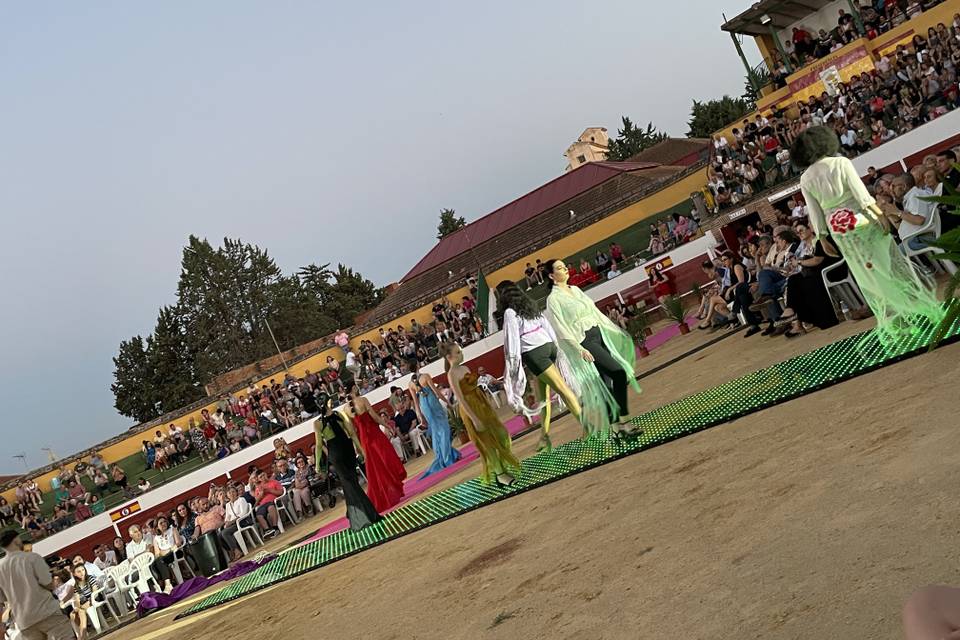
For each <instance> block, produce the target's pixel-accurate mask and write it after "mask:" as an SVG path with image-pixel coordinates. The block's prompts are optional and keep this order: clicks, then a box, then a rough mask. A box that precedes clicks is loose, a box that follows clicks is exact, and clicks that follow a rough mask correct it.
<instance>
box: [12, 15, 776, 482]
mask: <svg viewBox="0 0 960 640" xmlns="http://www.w3.org/2000/svg"><path fill="white" fill-rule="evenodd" d="M749 5H750V2H749V0H721V1H720V2H717V1H716V0H685V1H684V2H662V3H661V2H638V1H636V0H631V1H629V2H628V1H626V0H624V1H621V0H594V1H593V2H588V1H585V0H584V1H574V0H553V1H550V2H547V1H545V0H525V1H524V2H515V1H514V2H508V1H504V0H492V1H490V2H486V3H472V4H470V5H467V3H459V2H454V3H451V2H440V1H435V0H429V1H427V0H413V1H410V2H403V3H393V2H389V3H388V2H372V3H370V2H368V3H327V2H316V1H314V2H297V1H294V0H289V1H286V2H279V3H274V2H269V3H268V2H252V1H246V0H223V1H217V0H206V1H205V2H186V1H175V0H171V1H169V2H157V3H132V2H120V1H117V2H106V1H90V2H82V3H81V2H56V3H55V2H26V3H5V4H4V5H3V6H2V7H0V77H2V78H3V81H2V83H0V103H2V105H3V116H2V118H0V176H2V177H0V185H2V186H0V216H2V227H3V229H4V231H5V234H6V237H7V241H6V242H5V243H4V247H3V248H2V250H0V269H2V275H3V282H4V285H3V293H4V295H3V297H4V301H5V304H4V309H3V311H2V313H0V401H2V403H3V406H4V412H5V416H4V418H5V423H6V424H5V426H4V428H3V434H4V438H3V443H4V446H3V447H2V448H0V473H3V472H8V473H14V472H19V471H23V470H24V467H23V462H22V461H21V460H19V459H16V458H14V456H15V455H18V454H25V455H26V462H27V464H28V465H29V467H30V468H31V469H32V468H35V467H37V466H40V465H42V464H45V463H46V456H47V454H46V453H45V452H44V451H43V448H51V449H52V450H53V451H54V452H55V453H56V454H57V455H59V456H66V455H70V454H72V453H74V452H76V451H79V450H81V449H83V448H86V447H88V446H92V445H93V444H95V443H97V442H100V441H102V440H104V439H106V438H109V437H111V436H113V435H116V434H117V433H119V432H121V431H123V430H124V429H126V428H128V427H130V426H132V424H133V421H131V420H129V419H127V418H124V417H122V416H120V415H118V414H117V412H116V410H115V409H114V408H113V396H112V393H111V392H110V383H111V382H112V380H113V377H112V373H113V363H112V360H111V359H112V357H113V356H114V355H115V354H116V349H117V346H118V344H119V343H120V341H121V340H123V339H126V338H128V337H130V336H132V335H135V334H142V335H147V334H148V333H149V332H150V331H151V330H152V327H153V324H154V321H155V319H156V314H157V310H158V309H159V307H160V306H161V305H164V304H170V303H171V302H173V301H174V300H175V291H176V283H177V278H178V275H179V259H180V254H181V250H182V247H183V246H184V245H185V244H186V240H187V237H188V236H189V235H190V234H191V233H192V234H196V235H198V236H201V237H206V238H208V239H209V240H210V241H211V242H213V243H218V242H219V241H221V240H222V238H224V237H225V236H226V237H232V238H238V237H239V238H242V239H243V240H245V241H250V242H254V243H256V244H258V245H260V246H261V247H264V248H266V249H268V250H269V251H270V253H271V255H272V256H273V257H274V259H275V260H276V261H277V263H278V264H279V265H280V267H281V268H282V269H283V270H284V271H285V272H292V271H295V270H296V269H297V268H298V267H300V266H302V265H305V264H308V263H310V262H317V263H323V262H330V263H333V264H336V263H338V262H342V263H344V264H347V265H348V266H351V267H353V268H354V269H357V270H359V271H360V272H361V273H363V274H364V275H365V276H366V277H368V278H370V279H372V280H373V281H374V282H376V283H377V284H380V285H383V284H387V283H390V282H394V281H396V280H398V279H399V278H400V277H401V276H402V275H403V274H404V273H406V271H407V270H408V269H409V268H410V267H412V266H413V265H414V264H415V263H416V262H417V260H418V259H419V258H420V257H421V256H422V255H423V254H424V253H425V252H426V251H428V250H429V249H430V248H431V247H432V246H433V245H434V244H435V234H436V223H437V218H438V215H439V212H440V210H441V209H442V208H445V207H450V208H453V209H456V211H457V213H458V214H459V215H463V216H464V217H466V219H467V220H468V221H470V220H474V219H476V218H479V217H480V216H482V215H484V214H486V213H488V212H490V211H492V210H493V209H495V208H497V207H499V206H500V205H502V204H504V203H506V202H509V201H510V200H513V199H514V198H517V197H519V196H521V195H523V194H524V193H526V192H528V191H530V190H532V189H534V188H536V187H538V186H539V185H541V184H543V183H544V182H546V181H548V180H550V179H552V178H555V177H556V176H557V175H559V174H560V173H562V172H563V168H564V166H565V159H564V157H563V155H562V154H563V152H564V150H565V149H566V147H567V146H568V145H569V144H570V143H571V142H572V141H573V140H574V139H575V138H576V137H577V136H578V135H579V134H580V132H581V131H582V130H583V129H584V128H586V127H588V126H605V127H607V128H608V129H609V130H610V132H611V134H613V133H615V130H616V128H617V126H618V125H619V123H620V117H621V116H622V115H627V116H629V117H631V118H632V119H633V120H634V121H635V122H638V123H644V124H645V123H646V122H647V121H652V122H653V123H654V124H655V125H656V126H658V127H659V128H661V129H662V130H665V131H667V132H668V133H670V134H672V135H674V136H683V135H684V134H685V133H686V130H687V129H686V121H687V118H688V114H689V109H690V103H691V100H692V99H693V98H697V99H709V98H714V97H720V96H721V95H723V94H724V93H728V94H731V95H739V94H740V93H741V92H742V89H743V77H744V70H743V67H742V64H741V62H740V60H739V58H738V57H737V54H736V51H735V49H734V47H733V44H732V42H731V41H730V38H729V36H728V35H727V34H726V33H724V32H721V31H720V28H719V27H720V24H721V23H722V21H723V20H722V17H721V12H726V14H727V15H728V16H733V15H736V14H737V13H739V12H741V11H743V10H744V9H746V8H747V7H748V6H749ZM746 49H747V53H748V55H751V56H752V57H753V59H754V62H755V61H756V60H758V59H759V56H758V54H757V53H756V49H755V47H754V46H753V45H752V44H750V45H749V46H748V47H746Z"/></svg>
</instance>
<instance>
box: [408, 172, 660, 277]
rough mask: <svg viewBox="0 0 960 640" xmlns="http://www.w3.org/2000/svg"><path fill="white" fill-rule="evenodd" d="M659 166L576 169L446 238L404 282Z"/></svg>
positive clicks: (417, 265) (423, 259) (421, 260)
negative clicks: (626, 176)
mask: <svg viewBox="0 0 960 640" xmlns="http://www.w3.org/2000/svg"><path fill="white" fill-rule="evenodd" d="M658 166H660V165H659V164H657V163H654V162H590V163H587V164H585V165H583V166H580V167H577V168H576V169H574V170H573V171H570V172H568V173H565V174H563V175H562V176H560V177H558V178H555V179H553V180H551V181H550V182H548V183H546V184H545V185H543V186H542V187H538V188H537V189H534V190H533V191H531V192H530V193H528V194H526V195H525V196H521V197H519V198H517V199H516V200H514V201H513V202H511V203H509V204H505V205H504V206H502V207H500V208H499V209H497V210H496V211H493V212H492V213H488V214H487V215H485V216H483V217H482V218H480V219H479V220H475V221H473V222H471V223H470V224H468V225H467V226H466V227H464V228H463V229H460V230H458V231H454V232H453V233H451V234H450V235H448V236H447V237H445V238H443V239H442V240H441V241H440V242H438V243H437V246H435V247H434V248H433V249H431V250H430V252H429V253H427V255H425V256H424V257H423V258H421V259H420V262H418V263H417V264H416V265H414V267H413V268H412V269H411V270H410V272H409V273H407V275H405V276H403V280H409V279H410V278H413V277H414V276H417V275H419V274H421V273H424V272H426V271H429V270H430V269H433V268H434V267H438V266H440V265H441V264H443V263H444V262H446V261H447V260H450V259H451V258H453V257H455V256H457V255H459V254H461V253H464V252H465V251H466V250H467V249H468V248H470V247H472V246H476V245H478V244H480V243H482V242H486V241H487V240H490V239H491V238H494V237H496V236H498V235H500V234H501V233H503V232H505V231H508V230H510V229H511V228H513V227H515V226H517V225H518V224H520V223H522V222H526V221H527V220H530V219H531V218H535V217H536V216H538V215H539V214H541V213H543V212H544V211H547V210H549V209H551V208H552V207H555V206H557V205H558V204H561V203H563V202H566V201H567V200H570V199H571V198H573V197H575V196H577V195H579V194H581V193H583V192H584V191H588V190H590V189H592V188H594V187H596V186H597V185H599V184H602V183H604V182H606V181H607V180H609V179H610V178H613V177H615V176H618V175H620V174H622V173H630V172H632V171H642V170H644V169H652V168H654V167H658Z"/></svg>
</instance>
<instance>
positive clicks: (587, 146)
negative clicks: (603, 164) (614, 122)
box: [563, 127, 610, 171]
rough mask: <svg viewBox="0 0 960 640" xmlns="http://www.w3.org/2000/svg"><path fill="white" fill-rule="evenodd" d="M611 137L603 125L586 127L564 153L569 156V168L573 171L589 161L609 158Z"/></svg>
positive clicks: (567, 169)
mask: <svg viewBox="0 0 960 640" xmlns="http://www.w3.org/2000/svg"><path fill="white" fill-rule="evenodd" d="M609 145H610V138H609V137H608V136H607V130H606V129H605V128H603V127H589V128H587V129H584V131H583V133H581V134H580V137H579V138H577V141H576V142H574V143H573V144H571V145H570V146H569V147H567V151H566V152H565V153H564V154H563V155H564V156H566V158H567V168H566V169H564V171H571V170H573V169H576V168H577V167H579V166H580V165H582V164H586V163H588V162H600V161H602V160H606V159H607V151H608V150H609Z"/></svg>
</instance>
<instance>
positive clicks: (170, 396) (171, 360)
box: [147, 307, 204, 413]
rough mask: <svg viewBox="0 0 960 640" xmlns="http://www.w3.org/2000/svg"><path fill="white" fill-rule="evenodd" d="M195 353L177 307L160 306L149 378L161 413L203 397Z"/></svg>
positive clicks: (149, 355) (149, 356) (152, 338)
mask: <svg viewBox="0 0 960 640" xmlns="http://www.w3.org/2000/svg"><path fill="white" fill-rule="evenodd" d="M194 360H195V359H194V353H193V351H192V349H191V348H190V346H189V341H188V340H187V332H186V329H185V328H184V326H183V318H182V316H181V314H180V310H179V309H178V308H177V307H161V308H160V313H159V314H158V316H157V325H156V327H154V329H153V335H152V336H150V344H149V346H148V347H147V362H148V363H149V365H150V374H149V376H150V378H149V379H150V381H151V384H152V386H153V388H154V389H156V390H161V389H162V393H158V394H157V395H158V397H157V403H158V409H159V411H160V412H161V413H166V412H168V411H174V410H176V409H178V408H180V407H182V406H185V405H188V404H190V403H191V402H194V401H196V400H199V399H200V398H202V397H203V396H204V392H203V387H202V385H200V384H198V383H197V380H196V377H195V376H194V372H193V369H194Z"/></svg>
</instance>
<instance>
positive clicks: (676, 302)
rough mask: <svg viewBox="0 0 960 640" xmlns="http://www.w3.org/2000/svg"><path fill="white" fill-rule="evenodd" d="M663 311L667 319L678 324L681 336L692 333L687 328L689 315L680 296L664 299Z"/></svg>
mask: <svg viewBox="0 0 960 640" xmlns="http://www.w3.org/2000/svg"><path fill="white" fill-rule="evenodd" d="M663 311H664V313H666V314H667V317H668V318H670V319H671V320H673V321H674V322H676V323H677V328H679V329H680V333H681V334H685V333H690V327H688V326H687V314H686V312H685V311H684V309H683V300H681V299H680V297H679V296H667V297H666V298H664V299H663Z"/></svg>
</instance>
